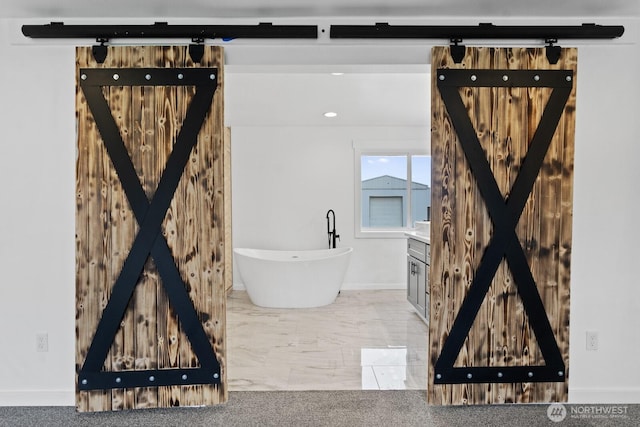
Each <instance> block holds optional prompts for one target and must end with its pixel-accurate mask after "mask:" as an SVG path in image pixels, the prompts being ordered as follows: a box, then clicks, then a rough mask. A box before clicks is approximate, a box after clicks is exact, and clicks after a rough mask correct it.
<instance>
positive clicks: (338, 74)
mask: <svg viewBox="0 0 640 427" xmlns="http://www.w3.org/2000/svg"><path fill="white" fill-rule="evenodd" d="M343 74H344V73H331V75H332V76H341V75H343Z"/></svg>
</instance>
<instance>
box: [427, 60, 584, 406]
mask: <svg viewBox="0 0 640 427" xmlns="http://www.w3.org/2000/svg"><path fill="white" fill-rule="evenodd" d="M545 53H546V52H545V49H544V48H541V49H525V48H512V49H508V48H501V49H497V48H496V49H494V48H467V49H466V54H465V57H464V59H463V60H462V62H461V63H460V64H456V63H454V61H453V60H452V59H451V55H450V52H449V48H448V47H436V48H434V49H433V52H432V82H433V83H432V94H433V95H432V137H431V150H432V156H433V157H432V165H433V166H432V168H433V171H432V177H433V178H432V180H433V182H432V209H431V212H432V222H431V275H430V290H431V294H430V297H431V303H430V318H429V334H430V338H429V341H430V342H429V348H430V349H429V352H430V362H429V379H428V384H429V386H428V389H429V390H428V401H429V403H431V404H437V405H449V404H454V405H457V404H494V403H505V402H508V403H529V402H553V401H566V400H567V389H568V376H569V273H570V258H571V224H572V180H573V153H574V119H575V91H576V62H577V52H576V50H575V49H562V51H561V55H560V59H559V61H558V62H557V64H553V65H552V64H550V63H549V61H548V59H547V57H546V54H545Z"/></svg>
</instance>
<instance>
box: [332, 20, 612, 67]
mask: <svg viewBox="0 0 640 427" xmlns="http://www.w3.org/2000/svg"><path fill="white" fill-rule="evenodd" d="M623 33H624V27H623V26H622V25H597V24H593V23H589V24H582V25H494V24H492V23H481V24H478V25H477V26H473V25H389V24H388V23H386V22H380V23H376V24H375V25H332V26H331V33H330V35H331V38H332V39H449V40H450V41H451V57H452V59H453V61H454V62H455V63H456V64H459V63H460V62H462V58H464V54H465V46H464V45H462V44H460V43H462V41H463V40H464V39H511V40H517V39H521V40H527V39H542V40H544V41H545V43H546V44H547V45H546V47H547V49H546V53H547V59H548V61H549V63H550V64H556V63H557V62H558V59H559V58H560V46H557V45H556V43H558V40H559V39H572V40H576V39H587V40H593V39H615V38H618V37H621V36H622V34H623Z"/></svg>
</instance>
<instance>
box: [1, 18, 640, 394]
mask: <svg viewBox="0 0 640 427" xmlns="http://www.w3.org/2000/svg"><path fill="white" fill-rule="evenodd" d="M490 21H491V19H489V18H488V19H486V20H483V22H490ZM474 23H475V21H474ZM518 23H522V22H518ZM603 23H605V22H603ZM612 23H613V24H620V23H622V24H624V25H625V27H626V29H627V35H626V36H625V39H624V42H623V43H611V44H610V43H602V42H599V43H594V44H591V45H588V44H587V45H581V47H580V49H579V71H578V107H577V108H578V109H577V112H578V118H577V135H576V169H575V197H574V233H573V236H574V241H573V259H572V261H573V266H572V288H571V293H572V294H571V355H570V358H571V361H570V371H569V376H570V379H569V384H570V396H569V398H570V401H571V402H574V403H577V402H601V403H606V402H611V403H620V402H635V403H638V402H640V369H639V368H638V361H639V360H640V344H639V343H640V329H639V328H638V327H637V325H638V313H639V312H640V286H638V281H637V265H638V260H640V245H638V244H637V240H638V237H640V236H639V235H640V233H639V232H638V215H637V212H638V211H640V202H639V198H638V197H637V195H638V190H637V188H638V183H639V182H640V167H638V162H640V144H639V143H638V139H639V137H640V120H638V114H639V112H640V101H639V100H640V78H639V77H638V76H640V35H639V33H640V23H639V22H638V20H637V19H634V20H629V19H627V20H624V19H620V20H617V21H615V22H612ZM531 24H535V25H538V24H540V22H539V21H535V22H531ZM10 29H11V31H13V27H12V26H11V25H8V24H7V23H6V22H4V21H0V37H2V38H0V57H1V58H3V66H2V67H0V94H2V98H1V100H0V126H1V127H0V128H1V129H2V131H3V132H2V140H1V142H0V182H2V192H1V193H0V194H1V195H2V209H0V272H2V280H1V282H0V323H1V324H2V325H3V334H2V340H1V341H0V405H20V404H23V405H24V404H27V405H44V404H47V405H61V404H64V405H72V404H73V402H74V400H73V390H74V327H75V326H74V237H73V236H74V155H75V154H74V135H75V132H74V120H73V117H74V81H73V78H74V77H73V67H74V65H73V62H74V52H73V49H72V48H71V47H69V46H67V47H61V46H31V47H25V46H14V45H12V44H10V43H9V42H8V40H9V39H10V38H11V39H14V38H15V37H16V36H15V35H13V34H12V35H11V37H9V35H8V34H7V33H8V31H9V30H10ZM311 130H312V132H311ZM379 131H380V129H350V130H349V132H352V133H349V135H344V136H340V135H338V134H336V133H334V132H333V131H331V130H328V129H286V130H285V129H265V128H238V129H234V150H235V151H234V157H233V158H234V162H235V165H234V166H235V168H234V172H233V173H234V179H235V181H234V203H235V206H234V207H235V208H236V209H235V211H234V219H235V221H236V223H235V224H234V225H235V230H234V234H235V235H234V239H235V242H236V243H238V244H240V245H243V246H244V245H246V246H265V247H266V246H274V244H273V242H282V243H280V244H285V243H287V244H296V245H299V247H301V248H305V247H316V246H321V245H323V244H324V234H323V233H322V230H324V228H325V222H324V221H325V220H324V215H325V213H326V210H327V209H329V208H333V209H334V210H336V212H337V214H338V230H339V232H340V234H341V235H342V237H343V240H342V242H341V244H343V245H350V246H351V245H353V246H354V247H355V248H356V253H358V252H359V253H360V254H359V255H358V257H357V258H354V263H353V265H352V268H351V270H350V271H349V276H348V278H347V281H350V282H358V281H362V282H369V281H372V282H373V281H375V280H382V281H386V280H388V281H390V282H393V281H396V280H398V278H399V277H400V275H401V274H402V272H403V268H402V267H398V268H397V270H396V269H395V268H391V267H390V268H386V267H385V268H380V267H379V266H380V265H382V264H381V262H380V261H381V260H383V259H386V258H387V257H388V256H390V255H391V254H394V256H395V254H396V252H401V251H403V250H404V246H403V244H402V243H400V242H389V241H370V242H367V243H366V244H367V245H370V246H369V247H368V248H367V249H363V247H364V246H362V245H365V242H359V241H355V240H353V238H352V234H351V232H352V227H353V221H352V217H350V215H349V214H348V213H347V212H348V211H350V209H352V208H351V206H350V204H351V203H352V201H351V192H352V182H353V179H352V172H351V169H352V166H351V165H352V160H351V157H350V155H348V156H345V157H342V156H341V155H339V154H341V153H347V152H350V142H349V141H350V140H351V139H352V138H355V137H356V136H357V137H360V136H367V135H370V136H372V137H373V136H377V135H380V134H379V133H378V132H379ZM383 131H384V132H390V133H394V135H395V134H396V133H395V132H396V131H397V130H396V129H386V130H383ZM369 132H371V133H369ZM407 132H412V130H407ZM296 135H297V137H296ZM294 142H297V144H294ZM312 142H313V143H312ZM249 144H255V145H254V146H250V145H249ZM280 150H283V151H280ZM283 154H286V156H287V157H285V156H284V155H283ZM294 155H295V156H296V157H297V156H302V157H305V156H306V157H307V158H309V157H312V158H314V159H317V160H318V162H317V163H313V169H312V170H309V169H310V168H309V167H308V166H305V167H303V165H302V164H300V163H297V162H295V161H293V160H291V159H292V158H293V157H294ZM289 156H291V157H290V158H288V157H289ZM242 159H245V161H244V162H246V163H250V164H251V168H250V167H249V166H245V165H244V164H243V165H239V163H238V160H242ZM244 162H243V163H244ZM324 164H331V165H333V169H334V170H335V169H339V171H340V172H339V173H338V175H336V176H335V178H332V179H331V180H327V181H326V182H325V181H323V180H318V175H323V174H321V172H323V171H324V168H323V165H324ZM265 165H266V166H274V167H271V168H270V170H269V175H266V176H265V175H262V179H264V180H265V181H266V180H267V179H268V180H270V181H271V182H274V183H287V182H289V184H288V185H293V187H292V188H293V189H294V190H300V189H301V187H304V186H309V189H310V190H315V191H314V192H317V196H316V197H315V198H314V199H313V201H312V202H311V201H309V200H308V199H307V200H306V201H304V200H298V199H293V200H288V199H284V200H283V198H282V195H280V194H270V193H269V192H265V193H264V194H258V195H257V197H258V199H259V201H260V203H256V206H254V207H253V209H251V210H248V209H247V211H246V212H245V211H244V210H243V211H240V209H239V208H238V204H237V203H236V202H241V201H242V200H243V197H246V196H242V195H241V189H242V188H245V189H246V188H250V187H251V185H252V184H251V182H249V181H250V180H249V178H251V176H252V175H254V173H253V172H251V169H252V168H255V169H256V170H266V169H265ZM336 166H339V167H336ZM285 167H286V168H288V167H293V168H294V169H293V170H294V171H295V172H296V174H297V175H298V176H299V179H298V176H296V177H294V179H295V182H294V183H293V184H291V180H292V174H291V173H290V171H287V170H288V169H285ZM241 168H246V169H244V170H245V171H246V172H245V173H246V175H245V173H240V172H242V169H241ZM283 171H287V172H286V173H285V172H283ZM328 173H329V172H328ZM303 178H305V179H303ZM263 189H264V187H263ZM311 193H312V192H311V191H309V192H308V193H306V194H311ZM272 197H275V198H277V199H278V200H276V201H277V202H279V203H283V202H286V203H285V204H286V206H288V207H290V208H291V209H289V210H286V211H285V210H281V211H277V210H276V211H273V210H271V209H266V208H271V207H273V206H278V205H279V203H274V201H273V200H272ZM238 198H239V200H237V199H238ZM307 205H308V206H307ZM240 206H241V205H240ZM301 206H304V210H302V209H301ZM288 215H295V217H296V218H299V221H298V222H297V225H296V226H295V227H291V226H287V227H284V226H283V225H284V224H288V222H287V221H286V219H287V216H288ZM289 219H290V218H289ZM252 221H255V222H257V224H258V225H259V226H260V227H261V229H260V228H255V227H254V226H252V225H250V223H252ZM251 230H253V231H254V232H253V233H252V232H251ZM317 230H320V231H317ZM381 251H387V252H381ZM374 256H375V257H376V258H371V260H372V262H371V265H369V266H366V265H365V263H364V262H365V259H368V258H369V257H374ZM385 275H388V277H387V276H385ZM587 330H596V331H598V333H599V336H600V349H599V350H598V351H596V352H587V351H586V350H585V331H587ZM39 331H46V332H48V333H49V345H50V351H49V352H48V353H36V352H35V334H36V332H39Z"/></svg>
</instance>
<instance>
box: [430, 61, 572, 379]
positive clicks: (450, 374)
mask: <svg viewBox="0 0 640 427" xmlns="http://www.w3.org/2000/svg"><path fill="white" fill-rule="evenodd" d="M436 78H437V84H438V88H439V90H440V94H441V96H442V99H443V101H444V104H445V106H446V109H447V112H448V113H449V116H450V118H451V123H452V125H453V127H454V129H455V131H456V134H457V135H458V140H459V141H460V145H461V147H462V150H463V151H464V155H465V157H466V159H467V161H468V163H469V168H470V169H471V172H472V174H473V176H474V177H475V180H476V182H477V185H478V189H479V191H480V193H481V195H482V197H483V199H484V201H485V205H486V207H487V211H488V213H489V216H490V218H491V222H492V224H493V236H492V238H491V240H490V242H489V245H488V246H487V248H486V250H485V252H484V254H483V256H482V259H481V261H480V265H479V266H478V268H477V270H476V272H475V276H474V278H473V281H472V283H471V286H470V288H469V291H468V293H467V295H466V297H465V299H464V301H463V302H462V306H461V307H460V310H459V312H458V314H457V316H456V318H455V320H454V322H453V325H452V327H451V330H450V332H449V335H448V337H447V339H446V340H445V342H444V345H443V347H442V351H441V353H440V355H439V357H438V360H437V361H436V363H435V379H434V382H435V383H436V384H460V383H513V382H563V381H565V378H566V372H565V365H564V361H563V360H562V355H561V353H560V350H559V348H558V344H557V341H556V338H555V336H554V333H553V330H552V328H551V325H550V322H549V319H548V317H547V314H546V311H545V307H544V305H543V302H542V299H541V297H540V294H539V293H538V289H537V286H536V282H535V279H534V278H533V275H532V273H531V269H530V268H529V264H528V262H527V258H526V255H525V253H524V250H523V249H522V245H521V244H520V241H519V239H518V236H517V234H516V226H517V224H518V221H519V219H520V216H521V214H522V211H523V209H524V207H525V204H526V203H527V199H528V198H529V194H530V192H531V190H532V189H533V186H534V183H535V181H536V178H537V176H538V173H539V171H540V168H541V167H542V164H543V162H544V158H545V156H546V154H547V151H548V149H549V146H550V144H551V140H552V138H553V135H554V133H555V131H556V127H557V126H558V122H559V121H560V118H561V116H562V114H563V111H564V108H565V105H566V103H567V100H568V99H569V95H570V94H571V90H572V88H573V71H572V70H466V69H465V70H463V69H439V70H438V72H437V77H436ZM461 87H548V88H552V92H551V95H550V97H549V100H548V102H547V105H546V107H545V109H544V112H543V114H542V118H541V119H540V122H539V124H538V128H537V129H536V131H535V133H534V135H533V137H532V139H531V142H530V144H529V149H528V151H527V154H526V156H525V158H524V160H523V162H522V167H521V169H520V172H519V173H518V176H517V177H516V179H515V181H514V183H513V186H512V188H511V191H510V194H509V196H508V197H507V198H506V200H505V198H504V197H503V196H502V193H501V192H500V188H499V187H498V184H497V182H496V178H495V176H494V175H493V172H492V170H491V166H490V165H489V162H488V160H487V157H486V155H485V153H484V151H483V149H482V145H481V144H480V141H479V140H478V135H477V133H476V131H475V129H474V127H473V124H472V122H471V119H470V117H469V114H468V113H467V109H466V108H465V105H464V103H463V101H462V97H461V95H460V91H459V89H460V88H461ZM503 259H506V261H507V263H508V265H509V269H510V270H511V273H512V274H513V278H514V281H515V283H516V287H517V290H518V294H519V296H520V298H521V300H522V303H523V306H524V310H525V312H526V314H527V316H528V318H529V323H530V325H531V328H532V329H533V332H534V334H535V336H536V339H537V341H538V345H539V348H540V351H541V353H542V356H543V358H544V360H545V365H544V366H500V367H494V366H486V367H477V366H475V367H454V363H455V361H456V358H457V357H458V354H459V353H460V350H461V349H462V346H463V345H464V342H465V339H466V338H467V335H468V334H469V331H470V330H471V327H472V325H473V322H474V320H475V318H476V316H477V315H478V312H479V310H480V306H481V305H482V302H483V300H484V299H485V295H486V294H487V292H488V291H489V289H490V286H491V282H492V280H493V278H494V276H495V274H496V271H497V270H498V267H499V265H500V263H501V262H502V260H503Z"/></svg>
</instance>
